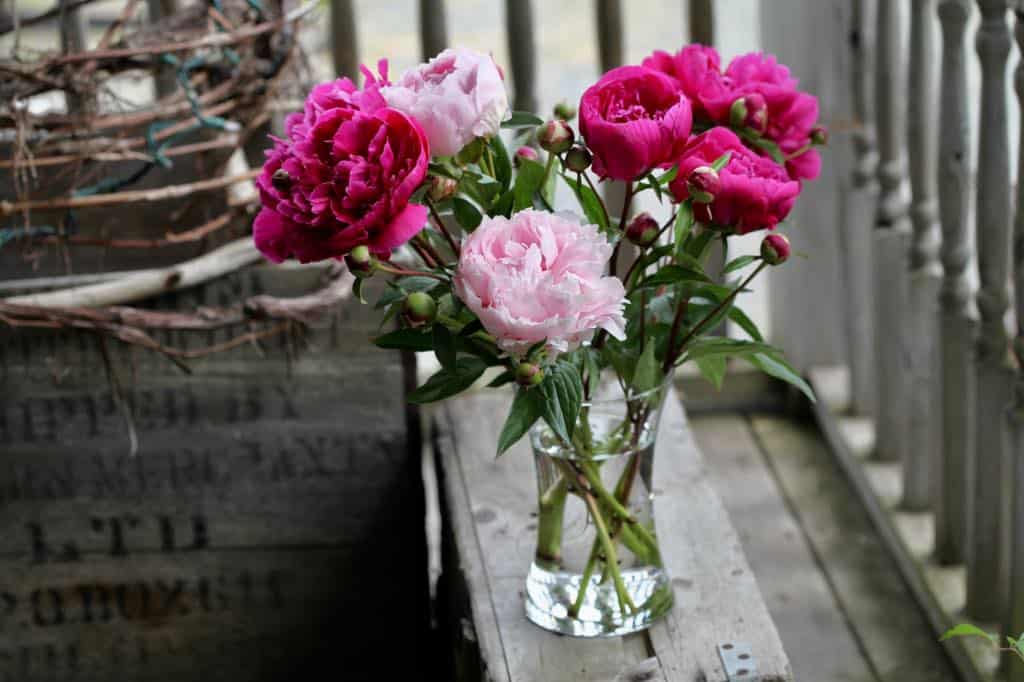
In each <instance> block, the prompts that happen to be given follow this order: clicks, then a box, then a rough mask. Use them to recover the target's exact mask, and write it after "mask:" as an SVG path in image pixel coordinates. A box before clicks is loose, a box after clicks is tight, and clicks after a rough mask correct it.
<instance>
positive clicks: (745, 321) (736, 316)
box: [729, 306, 764, 341]
mask: <svg viewBox="0 0 1024 682" xmlns="http://www.w3.org/2000/svg"><path fill="white" fill-rule="evenodd" d="M729 319H730V320H732V321H733V322H735V323H736V324H737V326H739V328H740V329H742V330H743V331H745V332H746V333H747V336H749V337H750V338H751V339H753V340H754V341H764V337H763V336H761V330H760V329H758V328H757V325H756V324H754V321H753V320H751V319H750V318H749V317H747V314H746V313H745V312H743V311H742V310H740V309H739V308H737V307H736V306H732V307H730V308H729Z"/></svg>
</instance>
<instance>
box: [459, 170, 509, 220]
mask: <svg viewBox="0 0 1024 682" xmlns="http://www.w3.org/2000/svg"><path fill="white" fill-rule="evenodd" d="M459 190H461V191H462V192H463V193H464V194H465V195H466V196H468V197H469V198H470V199H472V200H473V201H475V202H476V203H478V204H480V205H481V206H484V207H488V206H490V205H491V204H493V203H494V200H495V199H496V198H497V197H498V195H499V194H500V193H501V183H500V182H498V181H497V180H495V179H494V178H492V177H489V176H486V175H479V174H477V173H473V172H471V171H468V170H467V171H465V172H464V173H463V174H462V179H461V180H460V181H459ZM456 217H457V216H456Z"/></svg>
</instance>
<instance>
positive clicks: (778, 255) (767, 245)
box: [761, 232, 789, 265]
mask: <svg viewBox="0 0 1024 682" xmlns="http://www.w3.org/2000/svg"><path fill="white" fill-rule="evenodd" d="M761 258H763V259H764V262H765V263H767V264H768V265H782V264H783V263H785V262H786V261H787V260H789V240H788V239H786V236H785V235H783V234H779V233H777V232H772V233H771V234H769V235H767V236H766V237H765V238H764V240H763V241H762V242H761Z"/></svg>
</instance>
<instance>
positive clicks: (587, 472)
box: [580, 462, 658, 550]
mask: <svg viewBox="0 0 1024 682" xmlns="http://www.w3.org/2000/svg"><path fill="white" fill-rule="evenodd" d="M580 471H581V472H582V473H583V475H584V477H585V478H586V480H587V483H589V484H590V489H591V490H592V491H593V493H594V494H595V495H597V497H598V499H600V500H601V502H602V503H604V504H605V505H607V506H608V508H609V509H611V511H612V512H613V513H614V514H616V515H617V516H618V517H619V518H621V519H622V520H623V521H625V522H626V523H627V524H629V527H630V529H631V530H632V531H633V532H634V533H636V534H637V535H638V536H639V537H640V539H641V540H642V541H643V542H644V543H645V544H647V545H648V546H650V547H651V548H652V549H655V550H656V549H657V546H658V544H657V541H656V540H655V539H654V536H653V535H651V533H650V531H648V530H647V528H645V527H644V525H643V524H642V523H640V522H639V521H637V520H636V518H635V517H634V516H633V515H632V514H630V513H629V510H628V509H626V508H625V507H623V506H622V503H621V502H619V501H618V500H617V499H615V496H614V495H612V494H611V493H610V492H608V489H607V488H605V487H604V485H602V483H601V477H600V475H599V474H598V473H597V472H596V471H594V470H593V468H592V467H591V466H588V465H587V463H585V462H583V463H581V464H580Z"/></svg>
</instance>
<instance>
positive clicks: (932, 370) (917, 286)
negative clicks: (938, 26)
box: [903, 0, 940, 510]
mask: <svg viewBox="0 0 1024 682" xmlns="http://www.w3.org/2000/svg"><path fill="white" fill-rule="evenodd" d="M911 8H912V9H911V20H910V73H912V74H914V77H913V78H911V79H909V83H908V86H909V87H908V97H907V156H908V158H909V160H910V187H911V191H912V196H913V198H912V200H911V204H910V218H911V223H912V225H913V228H914V232H913V236H912V240H911V246H910V281H909V292H908V293H909V298H908V301H909V306H908V308H907V312H906V315H907V321H908V325H909V329H908V332H909V337H908V348H910V349H911V352H910V353H909V358H910V375H909V401H908V406H909V409H910V417H909V423H908V431H907V445H906V450H905V455H906V460H904V467H903V506H904V508H906V509H912V510H923V509H928V508H930V507H931V506H932V498H933V488H932V470H933V468H934V467H933V462H935V461H936V460H937V459H938V453H937V452H936V450H937V448H938V432H937V429H938V420H937V417H938V407H939V403H938V400H937V399H936V397H937V393H938V386H939V383H938V377H937V372H936V370H937V367H938V366H937V364H936V357H935V349H936V336H937V335H938V331H939V316H938V314H939V309H938V292H939V281H940V280H939V276H940V269H939V252H938V233H937V230H936V227H937V220H938V213H937V203H936V196H935V194H936V177H935V174H936V171H935V163H936V161H935V156H936V151H937V146H938V128H937V126H938V117H937V113H938V109H937V106H936V105H937V104H938V88H937V82H936V77H937V76H938V73H937V72H936V70H935V68H934V65H935V61H934V60H935V0H913V3H912V5H911Z"/></svg>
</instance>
